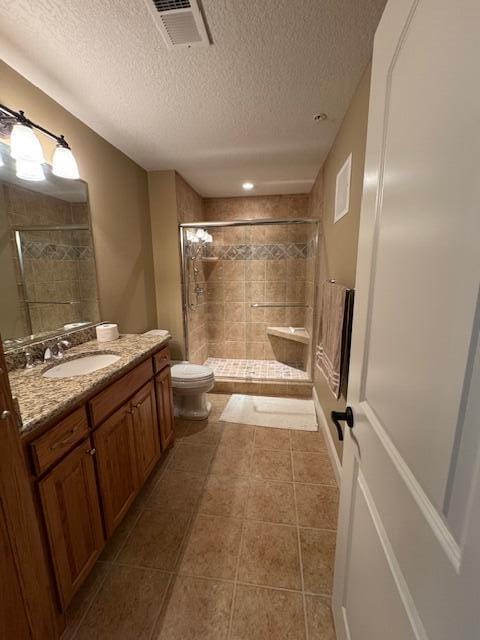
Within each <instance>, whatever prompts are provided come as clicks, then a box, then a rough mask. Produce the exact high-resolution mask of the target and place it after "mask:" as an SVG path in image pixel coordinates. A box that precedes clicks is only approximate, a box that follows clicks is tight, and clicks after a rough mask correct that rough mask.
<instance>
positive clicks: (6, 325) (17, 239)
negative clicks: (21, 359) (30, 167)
mask: <svg viewBox="0 0 480 640" xmlns="http://www.w3.org/2000/svg"><path fill="white" fill-rule="evenodd" d="M2 169H3V167H2ZM0 172H1V170H0ZM1 178H5V176H3V174H1V173H0V179H1ZM7 178H8V181H6V178H5V180H2V181H1V182H0V234H1V236H2V240H3V242H2V243H1V247H2V248H1V249H0V251H1V253H2V255H1V256H0V260H1V262H2V273H3V274H4V276H5V282H4V287H5V293H4V296H3V302H4V304H3V305H2V306H3V307H4V309H5V311H4V312H2V314H1V317H0V332H1V334H2V337H3V339H4V340H7V339H13V338H19V337H23V336H26V335H29V334H42V333H45V332H48V331H52V330H56V329H61V328H63V327H64V326H65V325H70V324H72V323H79V322H97V321H98V320H99V309H98V294H97V282H96V269H95V259H94V253H93V242H92V236H91V232H90V228H89V207H88V202H87V193H86V191H87V190H86V185H85V184H83V183H80V185H79V184H78V183H79V181H75V184H74V185H72V191H71V193H69V191H68V188H67V187H64V189H63V192H62V193H61V195H62V196H63V197H59V196H60V192H59V191H58V188H56V187H58V185H56V184H55V183H54V182H52V184H51V185H50V187H51V188H50V193H47V192H46V191H48V190H49V187H48V185H47V186H46V185H45V183H42V187H41V188H42V191H41V192H40V191H33V190H31V189H30V188H25V187H24V186H20V185H19V184H14V183H13V182H10V179H11V177H8V176H7ZM29 186H30V185H29ZM80 187H83V188H80ZM35 188H36V186H35ZM42 227H44V228H42ZM7 263H9V264H7Z"/></svg>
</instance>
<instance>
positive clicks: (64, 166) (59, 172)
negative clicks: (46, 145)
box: [52, 145, 80, 180]
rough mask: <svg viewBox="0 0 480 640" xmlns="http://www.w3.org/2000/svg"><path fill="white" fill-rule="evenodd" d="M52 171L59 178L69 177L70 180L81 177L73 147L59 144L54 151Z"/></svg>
mask: <svg viewBox="0 0 480 640" xmlns="http://www.w3.org/2000/svg"><path fill="white" fill-rule="evenodd" d="M52 173H53V174H54V175H56V176H58V177H59V178H68V179H69V180H78V178H80V174H79V172H78V165H77V161H76V160H75V156H74V155H73V153H72V150H71V149H67V147H62V146H61V145H58V147H57V148H56V149H55V151H54V153H53V160H52Z"/></svg>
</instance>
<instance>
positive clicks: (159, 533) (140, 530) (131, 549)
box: [118, 509, 190, 571]
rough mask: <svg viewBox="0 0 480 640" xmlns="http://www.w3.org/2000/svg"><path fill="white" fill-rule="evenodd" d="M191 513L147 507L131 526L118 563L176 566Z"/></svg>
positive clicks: (158, 566) (155, 566)
mask: <svg viewBox="0 0 480 640" xmlns="http://www.w3.org/2000/svg"><path fill="white" fill-rule="evenodd" d="M189 520H190V514H189V513H186V512H184V511H166V510H164V509H161V510H158V509H155V510H153V509H152V510H150V509H147V510H146V511H144V512H143V513H142V515H141V516H140V518H139V520H138V522H137V524H136V525H135V527H134V528H133V531H132V533H131V534H130V536H129V538H128V540H127V542H126V544H125V546H124V547H123V549H122V551H121V552H120V555H119V556H118V562H121V563H124V564H130V565H134V566H141V567H153V568H156V569H165V570H167V571H171V570H172V569H173V568H174V567H175V563H176V560H177V558H178V555H179V552H180V548H181V544H182V541H183V539H184V537H185V534H186V532H187V527H188V523H189Z"/></svg>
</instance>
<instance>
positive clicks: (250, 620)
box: [230, 585, 305, 640]
mask: <svg viewBox="0 0 480 640" xmlns="http://www.w3.org/2000/svg"><path fill="white" fill-rule="evenodd" d="M230 638H231V640H304V638H305V620H304V615H303V599H302V595H301V594H300V593H292V592H289V591H276V590H274V589H261V588H259V587H247V586H244V585H238V587H237V592H236V595H235V605H234V612H233V623H232V631H231V635H230Z"/></svg>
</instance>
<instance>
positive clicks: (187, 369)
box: [172, 362, 213, 382]
mask: <svg viewBox="0 0 480 640" xmlns="http://www.w3.org/2000/svg"><path fill="white" fill-rule="evenodd" d="M212 376H213V371H212V370H211V369H210V367H205V366H203V365H201V364H191V363H190V362H189V363H187V364H184V363H180V364H174V365H173V366H172V380H191V381H192V382H193V381H194V380H205V379H206V378H211V377H212Z"/></svg>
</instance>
